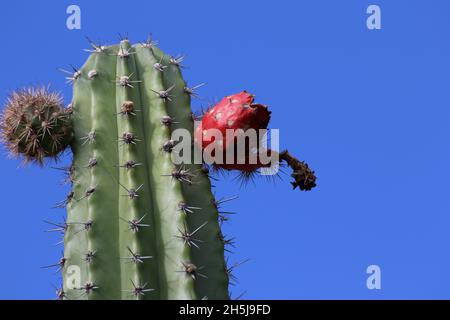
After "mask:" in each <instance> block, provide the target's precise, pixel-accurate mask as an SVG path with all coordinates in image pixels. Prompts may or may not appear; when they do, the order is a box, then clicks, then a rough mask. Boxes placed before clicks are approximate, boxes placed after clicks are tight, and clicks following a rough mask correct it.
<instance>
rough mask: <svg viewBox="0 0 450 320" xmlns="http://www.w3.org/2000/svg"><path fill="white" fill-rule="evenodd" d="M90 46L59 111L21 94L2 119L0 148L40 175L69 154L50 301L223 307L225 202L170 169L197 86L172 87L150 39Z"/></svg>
mask: <svg viewBox="0 0 450 320" xmlns="http://www.w3.org/2000/svg"><path fill="white" fill-rule="evenodd" d="M91 44H92V46H93V48H92V50H89V51H90V52H91V54H90V57H89V58H88V60H87V61H86V63H85V64H84V66H83V67H82V68H81V69H79V70H77V69H75V68H74V70H73V72H66V73H69V75H68V77H67V80H68V82H70V83H73V98H72V102H71V104H70V106H69V107H68V108H64V107H63V106H62V99H61V97H60V96H59V95H58V94H54V93H51V92H49V91H48V90H47V89H46V88H40V89H29V90H22V91H18V92H15V93H13V94H12V95H11V96H10V98H9V100H8V102H7V104H6V108H5V110H4V111H3V113H2V117H1V120H0V129H1V131H2V140H3V142H4V144H5V145H6V146H7V148H8V149H9V150H10V151H11V154H13V155H19V154H21V155H23V157H24V159H25V161H26V162H30V161H31V162H37V163H39V164H43V161H44V158H45V157H50V158H57V157H58V155H59V154H60V153H61V152H63V151H64V150H65V149H66V148H68V147H70V148H71V150H72V153H73V162H72V165H71V166H70V168H67V174H68V179H69V180H70V181H71V182H72V190H71V191H70V193H69V194H68V195H67V197H66V199H65V200H63V201H61V202H60V203H58V204H57V206H58V207H66V208H67V221H66V222H64V223H63V224H56V228H55V229H54V230H56V231H61V232H62V233H63V234H64V254H63V257H61V259H60V260H59V261H58V262H57V263H56V264H54V265H51V266H54V267H57V268H58V269H60V270H61V271H62V274H63V286H62V287H61V288H60V289H58V290H57V295H58V297H59V298H60V299H203V298H208V299H228V298H229V293H228V285H229V281H230V278H232V277H230V271H231V269H232V268H233V267H231V268H230V267H227V263H226V261H225V259H224V251H225V250H226V248H225V246H226V245H228V244H231V240H229V239H225V237H224V236H223V234H222V232H221V229H220V223H219V221H220V220H221V218H220V215H219V210H220V209H219V207H220V204H221V203H222V202H224V201H226V200H228V199H223V200H216V199H215V198H214V195H213V194H212V192H211V183H210V180H209V175H208V170H207V169H205V167H203V166H202V165H201V164H191V163H186V164H182V165H178V166H176V165H174V164H173V162H172V161H171V152H172V151H173V148H174V145H175V143H174V142H173V141H172V140H171V132H172V131H173V130H175V129H178V128H184V129H187V130H189V132H190V133H191V134H193V133H194V125H193V116H192V112H191V108H190V99H191V96H194V95H195V92H194V89H195V87H194V88H193V87H191V88H190V87H188V86H187V84H186V83H185V81H184V80H183V78H182V76H181V72H180V62H181V61H182V60H183V57H171V56H168V55H166V54H164V53H163V52H162V51H161V50H160V49H158V48H157V47H156V46H155V45H154V42H152V41H151V40H149V41H147V42H145V43H142V44H137V45H134V46H132V45H131V44H130V43H129V42H128V40H126V39H125V40H121V42H120V44H118V45H113V46H108V47H106V46H100V45H97V44H94V43H92V42H91ZM242 98H243V99H244V98H245V99H250V100H251V101H249V103H252V102H253V97H252V96H250V95H248V94H242ZM240 103H241V102H240ZM242 103H244V102H242ZM245 103H247V102H245ZM222 107H223V106H222ZM257 108H258V110H261V117H260V118H261V119H262V120H261V121H262V122H263V123H260V124H258V125H257V126H260V127H266V126H267V123H268V121H269V114H270V113H269V112H268V111H267V109H266V108H265V107H263V106H260V105H257ZM205 118H206V120H205V121H209V120H208V118H207V117H205ZM236 120H237V121H236V124H237V127H239V128H242V127H243V126H245V125H246V123H245V121H241V120H240V119H236ZM204 123H205V122H202V125H204ZM252 123H253V122H252ZM286 154H287V152H286ZM281 155H285V154H284V153H281ZM287 155H289V154H287ZM289 156H290V155H289ZM282 159H283V158H282ZM285 159H288V158H285ZM289 159H290V161H291V162H290V163H289V165H290V166H291V167H293V168H294V166H295V165H298V164H299V162H298V160H296V159H295V158H293V157H292V156H290V158H289ZM286 161H287V160H286ZM306 168H307V166H306ZM227 169H230V168H227ZM232 169H242V170H244V171H245V170H246V168H245V167H243V168H239V167H238V168H234V167H233V168H232ZM302 169H304V167H302ZM308 170H309V169H308ZM308 172H309V173H311V172H310V171H308ZM294 173H295V172H294ZM303 173H304V171H303ZM312 177H313V178H314V181H315V176H314V174H313V173H312ZM302 181H303V182H304V179H303V180H302ZM314 181H313V183H314ZM314 185H315V184H314ZM294 187H295V186H294ZM309 187H310V188H311V185H309Z"/></svg>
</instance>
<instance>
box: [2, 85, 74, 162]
mask: <svg viewBox="0 0 450 320" xmlns="http://www.w3.org/2000/svg"><path fill="white" fill-rule="evenodd" d="M70 116H71V114H70V110H66V109H65V108H64V107H63V104H62V98H61V96H60V95H59V94H58V93H54V92H50V91H49V90H48V88H46V87H40V88H29V89H23V90H19V91H15V92H13V93H11V94H10V96H9V97H8V99H7V102H6V105H5V108H4V111H3V112H2V114H1V117H0V130H1V132H2V136H1V140H2V142H3V143H4V144H5V146H6V148H7V149H8V151H9V153H10V154H11V155H13V156H19V155H22V156H23V158H24V162H25V163H27V162H36V163H38V164H40V165H42V164H43V162H44V159H45V158H46V157H49V158H54V159H56V158H58V156H59V154H60V153H61V152H63V151H64V150H65V149H66V147H67V146H68V145H69V143H70V141H71V139H72V126H71V120H70Z"/></svg>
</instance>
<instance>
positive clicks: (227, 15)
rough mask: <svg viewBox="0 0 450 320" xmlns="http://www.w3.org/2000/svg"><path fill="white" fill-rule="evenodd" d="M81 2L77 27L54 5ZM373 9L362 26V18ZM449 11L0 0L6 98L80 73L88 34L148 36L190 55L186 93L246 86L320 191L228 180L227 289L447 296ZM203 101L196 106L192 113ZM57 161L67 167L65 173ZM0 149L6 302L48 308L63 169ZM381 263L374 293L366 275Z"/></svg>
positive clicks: (175, 0) (291, 294)
mask: <svg viewBox="0 0 450 320" xmlns="http://www.w3.org/2000/svg"><path fill="white" fill-rule="evenodd" d="M70 4H77V5H79V6H80V7H81V14H82V16H81V19H82V25H81V30H68V29H67V28H66V23H65V22H66V18H67V15H66V8H67V6H68V5H70ZM370 4H377V5H379V6H380V8H381V13H382V18H381V19H382V22H381V23H382V28H381V30H368V29H367V27H366V19H367V16H368V15H367V14H366V8H367V7H368V5H370ZM449 12H450V3H449V2H448V1H444V0H441V1H438V0H436V1H433V2H432V4H431V3H430V2H429V1H424V0H422V1H413V0H410V1H406V0H397V1H363V0H352V1H350V0H345V1H344V0H342V1H331V0H329V1H325V0H315V1H312V0H310V1H287V0H280V1H236V0H228V1H220V2H219V1H206V0H198V1H179V0H172V1H170V2H167V3H164V2H163V1H133V0H128V1H126V2H123V1H121V2H119V1H95V2H94V1H71V2H69V1H58V2H56V1H54V2H50V1H46V2H44V1H40V2H31V1H22V0H17V1H14V2H12V1H9V2H5V3H2V4H1V10H0V26H1V29H2V30H3V32H2V41H3V46H2V47H3V49H2V53H1V59H0V70H2V76H1V77H0V100H1V101H4V99H5V97H6V95H7V93H8V91H10V90H13V89H16V88H19V87H22V86H26V85H31V84H51V87H52V88H53V89H55V90H61V91H62V92H63V93H64V96H65V98H66V101H69V100H70V97H71V88H70V87H69V86H68V85H66V84H65V80H64V75H63V74H61V73H59V72H58V71H57V70H56V69H57V68H58V67H68V65H69V64H74V65H76V66H79V65H81V64H82V63H83V62H84V60H85V59H86V58H87V54H86V53H84V52H82V51H81V49H83V48H87V43H86V41H85V39H84V37H85V36H86V35H87V36H90V37H91V38H93V39H94V40H100V41H104V42H107V43H114V42H117V41H118V37H117V33H118V32H121V33H126V32H128V34H129V37H130V40H131V41H135V42H138V41H142V40H144V39H145V38H146V36H147V34H148V33H149V32H152V33H153V35H154V38H156V39H157V40H159V42H160V47H161V48H162V49H163V50H164V51H166V52H168V53H173V54H177V53H187V59H186V65H188V67H189V68H187V69H186V70H185V71H184V75H185V78H186V79H187V80H188V81H189V82H190V83H198V82H203V81H206V82H207V83H208V85H207V86H205V87H203V88H202V89H201V95H202V96H203V97H206V98H208V99H213V100H214V99H220V98H221V97H222V96H225V95H228V94H231V93H234V92H238V91H241V90H243V89H247V90H249V91H250V92H252V93H255V94H256V96H257V102H260V103H264V104H268V105H269V106H270V108H271V110H272V112H273V113H272V120H271V124H270V127H271V128H279V129H280V144H281V147H282V148H288V149H289V150H290V151H291V152H292V153H294V154H297V155H298V156H299V157H301V158H303V159H305V160H307V161H308V163H309V164H310V165H311V167H313V168H314V169H315V170H316V173H317V176H318V187H317V188H316V189H315V190H313V191H311V192H309V193H301V192H299V191H291V188H290V185H289V183H288V181H289V177H288V176H287V175H286V176H284V181H279V182H277V183H267V182H266V181H265V179H257V181H256V183H255V185H251V184H250V185H248V186H247V187H244V188H240V187H239V185H238V183H236V181H234V180H233V176H229V177H226V178H224V179H222V181H220V182H218V183H216V185H217V188H216V192H217V194H218V195H220V196H229V195H230V196H231V195H236V194H238V195H239V199H237V200H235V201H233V202H231V203H229V205H228V206H227V209H230V210H233V211H236V212H237V214H236V215H234V216H233V218H232V220H231V222H229V223H228V224H227V225H226V226H225V232H226V233H227V234H229V235H231V236H234V237H236V239H237V248H236V249H235V254H234V255H232V257H231V258H230V259H231V261H237V262H239V261H242V260H245V259H247V258H248V259H250V260H249V262H247V263H245V264H243V265H242V266H241V267H239V268H238V269H237V270H236V275H237V277H238V279H239V283H238V284H237V285H235V286H234V287H232V288H231V289H232V292H233V294H234V295H235V296H237V295H239V294H241V293H242V292H245V295H244V296H243V298H247V299H259V298H266V299H270V298H274V299H283V298H286V299H320V298H322V299H350V298H356V299H383V298H384V299H408V298H411V299H418V298H424V299H432V298H438V299H449V298H450V274H449V272H448V270H450V255H449V253H448V246H449V244H450V232H449V231H448V230H449V226H450V210H449V209H450V200H449V199H450V197H448V191H449V187H448V182H449V181H450V170H449V167H448V164H449V163H450V159H449V158H450V152H449V143H448V137H449V136H450V126H449V119H450V107H449V106H450V76H449V75H450V62H449V61H450V42H449V41H448V34H449V31H450V19H448V15H449ZM202 104H203V105H204V102H202V101H194V102H193V107H194V108H199V107H200V106H201V105H202ZM68 160H69V159H65V163H68ZM19 164H20V162H19V161H12V160H8V159H6V157H5V156H1V157H0V177H1V178H2V181H3V183H2V184H1V185H0V200H1V205H0V218H1V223H0V251H1V263H0V273H1V274H2V281H1V282H0V298H2V299H17V298H24V299H50V298H53V297H54V290H53V287H52V284H58V283H59V281H60V280H59V277H58V275H57V274H55V273H54V271H52V270H46V269H40V266H43V265H47V264H50V263H52V262H54V261H57V260H58V258H59V257H60V254H61V250H62V247H58V246H54V245H53V244H54V243H55V242H56V241H57V239H56V238H55V237H53V236H52V235H49V234H47V233H45V232H44V230H45V229H46V228H47V226H46V225H45V224H44V223H43V220H45V219H48V220H59V219H61V218H62V216H63V215H64V211H63V210H59V211H58V210H55V209H50V207H51V206H52V205H53V204H54V203H55V202H56V201H58V200H61V199H63V198H64V196H65V194H66V192H67V187H63V186H61V185H60V181H61V180H62V176H61V174H60V172H58V171H56V170H52V169H50V168H45V169H40V168H37V167H28V168H26V169H22V168H19ZM371 264H376V265H379V266H380V268H381V286H382V287H381V289H380V290H368V289H367V287H366V279H367V276H368V275H367V274H366V268H367V266H369V265H371Z"/></svg>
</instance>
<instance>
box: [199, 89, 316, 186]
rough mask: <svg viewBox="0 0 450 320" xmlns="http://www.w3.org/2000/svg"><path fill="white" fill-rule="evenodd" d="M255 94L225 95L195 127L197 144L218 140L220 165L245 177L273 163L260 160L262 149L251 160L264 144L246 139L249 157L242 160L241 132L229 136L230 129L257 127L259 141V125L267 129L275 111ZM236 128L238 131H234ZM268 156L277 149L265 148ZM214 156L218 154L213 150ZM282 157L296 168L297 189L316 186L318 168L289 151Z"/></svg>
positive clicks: (216, 145) (206, 144)
mask: <svg viewBox="0 0 450 320" xmlns="http://www.w3.org/2000/svg"><path fill="white" fill-rule="evenodd" d="M254 99H255V96H254V95H252V94H250V93H248V92H247V91H242V92H240V93H237V94H233V95H230V96H227V97H225V98H223V99H222V100H221V101H220V102H219V103H217V104H216V105H215V106H214V107H212V108H211V109H209V110H208V111H207V112H206V113H205V114H204V115H203V118H202V121H201V123H200V124H199V125H198V126H197V128H196V130H195V137H194V139H195V143H196V144H197V146H199V147H201V148H202V150H205V148H207V147H208V146H210V145H211V144H214V146H215V150H216V151H219V152H221V153H222V160H223V163H213V164H212V166H213V167H214V168H216V169H225V170H239V171H240V172H241V173H242V174H243V176H244V177H247V176H250V175H252V174H253V173H254V172H255V171H256V170H257V169H259V168H262V167H269V166H270V165H271V164H270V163H269V164H263V163H262V162H261V161H260V158H259V155H258V154H259V153H258V152H256V155H255V158H256V159H255V160H256V161H250V152H251V150H253V151H254V150H255V148H256V151H260V146H259V145H258V144H257V145H253V144H252V145H249V141H248V140H247V139H246V140H245V148H246V149H245V154H244V157H245V159H240V160H241V161H240V162H238V152H237V141H238V136H239V134H236V135H235V136H233V139H227V129H232V130H239V129H241V131H240V132H241V134H244V133H245V132H247V131H248V130H249V129H254V130H255V133H256V137H257V139H256V142H257V143H259V141H260V139H261V137H260V136H259V131H258V130H259V129H267V125H268V124H269V121H270V114H271V112H270V111H269V110H268V108H267V106H265V105H262V104H254V103H253V102H254ZM212 129H215V130H218V131H220V133H221V136H222V137H221V140H218V141H216V138H215V137H214V134H213V131H214V130H212ZM234 132H236V131H234ZM232 147H234V158H233V159H232V161H228V160H227V157H226V153H227V151H229V150H230V149H231V148H232ZM265 152H266V154H267V155H268V156H270V155H271V153H273V152H274V151H271V150H265ZM212 156H216V155H215V154H212ZM279 160H280V161H283V160H284V161H285V162H286V163H287V164H288V165H289V166H290V167H291V168H292V169H293V170H294V172H293V174H292V175H291V176H292V177H293V178H294V182H292V185H293V187H294V189H295V188H296V187H300V189H301V190H311V189H312V188H313V187H315V185H316V184H315V180H316V177H315V175H314V171H311V170H310V169H309V167H308V165H307V164H306V163H304V162H303V161H299V160H297V159H296V158H294V157H292V156H291V155H290V154H289V153H288V152H287V151H283V152H281V153H280V154H279Z"/></svg>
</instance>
